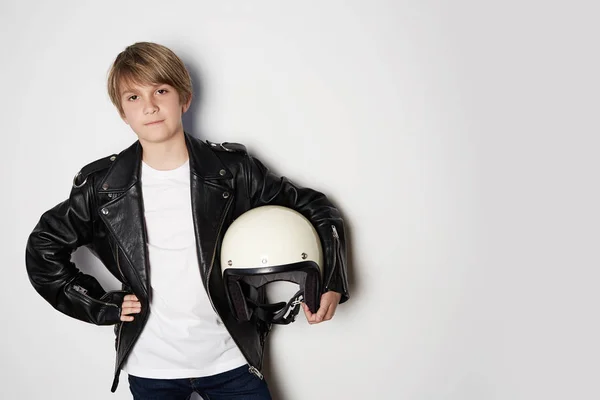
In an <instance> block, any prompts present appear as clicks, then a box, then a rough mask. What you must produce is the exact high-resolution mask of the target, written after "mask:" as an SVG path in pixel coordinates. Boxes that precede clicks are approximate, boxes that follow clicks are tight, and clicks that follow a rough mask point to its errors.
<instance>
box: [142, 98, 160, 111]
mask: <svg viewBox="0 0 600 400" xmlns="http://www.w3.org/2000/svg"><path fill="white" fill-rule="evenodd" d="M157 110H158V107H157V106H156V104H154V103H153V102H151V101H147V102H146V104H144V114H154V113H155V112H156V111H157Z"/></svg>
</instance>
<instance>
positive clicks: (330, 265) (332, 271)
mask: <svg viewBox="0 0 600 400" xmlns="http://www.w3.org/2000/svg"><path fill="white" fill-rule="evenodd" d="M246 164H247V165H246V171H247V175H246V179H247V187H248V190H249V194H248V195H249V197H250V202H251V206H252V207H259V206H263V205H267V204H272V205H280V206H285V207H289V208H291V209H294V210H296V211H298V212H300V213H301V214H302V215H304V216H305V217H306V218H308V220H309V221H311V222H312V224H313V225H314V227H315V229H316V230H317V232H318V233H319V236H320V238H321V241H322V243H323V256H324V260H325V262H324V264H325V265H324V273H323V292H324V293H325V292H328V291H333V292H337V293H341V299H340V303H343V302H345V301H346V300H348V298H349V293H348V278H347V276H348V275H347V267H346V240H345V239H346V235H345V230H344V221H343V220H342V218H341V216H340V213H339V211H338V209H337V208H336V207H335V206H334V205H333V204H332V203H331V202H330V201H329V200H328V199H327V197H326V196H325V195H324V194H323V193H320V192H317V191H315V190H312V189H309V188H302V187H299V186H297V185H295V184H293V183H292V182H290V180H288V179H287V178H285V177H278V176H276V175H275V174H273V173H272V172H270V171H269V169H268V168H267V167H265V166H264V165H263V164H262V163H261V162H260V161H259V160H257V159H256V158H253V157H252V156H250V155H247V157H246Z"/></svg>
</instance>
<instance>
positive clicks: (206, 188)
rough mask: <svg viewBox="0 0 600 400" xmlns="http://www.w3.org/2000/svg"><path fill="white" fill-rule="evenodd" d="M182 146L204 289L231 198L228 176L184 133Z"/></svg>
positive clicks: (202, 146)
mask: <svg viewBox="0 0 600 400" xmlns="http://www.w3.org/2000/svg"><path fill="white" fill-rule="evenodd" d="M186 143H187V146H188V152H189V155H190V172H191V177H190V189H191V195H192V218H193V220H194V231H195V234H196V246H197V249H198V262H199V265H200V271H201V275H202V280H203V282H204V285H205V287H207V288H208V276H209V274H210V272H211V266H212V265H213V263H214V260H215V256H216V250H217V244H218V241H219V237H220V235H221V234H222V232H221V230H222V226H223V222H224V220H225V217H226V215H227V211H228V210H229V209H230V206H231V204H232V202H233V199H234V190H233V187H232V186H231V185H232V184H231V182H232V180H231V177H232V174H231V171H229V170H228V169H227V167H226V166H225V165H224V164H223V162H222V161H221V160H220V159H219V158H218V157H217V156H216V154H215V152H214V151H213V150H212V149H210V148H209V146H208V145H207V144H205V143H204V142H201V141H200V140H198V139H195V138H193V137H191V136H189V135H187V134H186Z"/></svg>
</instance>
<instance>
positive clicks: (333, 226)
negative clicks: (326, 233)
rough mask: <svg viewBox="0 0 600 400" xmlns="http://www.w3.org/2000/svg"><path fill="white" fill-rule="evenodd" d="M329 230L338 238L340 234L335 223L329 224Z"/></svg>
mask: <svg viewBox="0 0 600 400" xmlns="http://www.w3.org/2000/svg"><path fill="white" fill-rule="evenodd" d="M331 232H332V233H333V237H334V238H336V239H339V238H340V235H339V234H338V231H337V229H336V227H335V225H331Z"/></svg>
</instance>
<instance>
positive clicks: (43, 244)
mask: <svg viewBox="0 0 600 400" xmlns="http://www.w3.org/2000/svg"><path fill="white" fill-rule="evenodd" d="M91 196H92V183H91V182H85V181H84V184H82V185H81V186H79V187H77V186H75V185H74V186H73V189H72V190H71V194H70V196H69V198H68V199H67V200H65V201H63V202H62V203H60V204H58V205H56V206H55V207H54V208H52V209H50V210H48V211H46V212H45V213H44V214H43V215H42V217H41V218H40V220H39V222H38V224H37V225H36V227H35V229H34V230H33V232H32V233H31V235H30V236H29V239H28V241H27V248H26V253H25V262H26V266H27V274H28V275H29V280H30V281H31V283H32V285H33V287H34V288H35V290H36V291H37V292H38V293H39V294H40V295H42V297H44V299H46V301H48V302H49V303H50V304H51V305H52V306H53V307H54V308H56V309H57V310H59V311H61V312H62V313H64V314H67V315H69V316H71V317H73V318H77V319H80V320H82V321H86V322H90V323H93V324H96V325H111V324H114V323H117V322H119V317H120V312H121V309H120V305H121V303H122V297H123V296H124V295H125V293H124V292H121V291H113V292H108V293H107V292H105V290H104V289H103V288H102V286H101V285H100V283H99V282H98V281H97V280H96V278H94V277H93V276H91V275H86V274H84V273H82V272H81V271H79V269H77V267H76V266H75V264H73V263H72V262H71V254H72V253H73V251H75V249H77V248H78V247H80V246H83V245H86V244H89V243H90V242H91V241H92V214H91V210H92V207H91V198H92V197H91Z"/></svg>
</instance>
